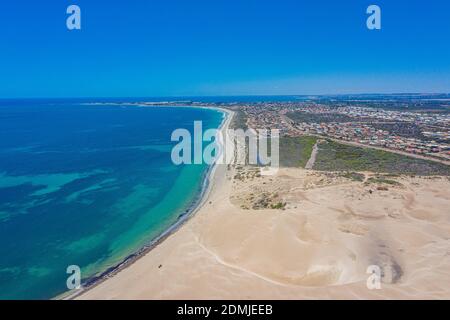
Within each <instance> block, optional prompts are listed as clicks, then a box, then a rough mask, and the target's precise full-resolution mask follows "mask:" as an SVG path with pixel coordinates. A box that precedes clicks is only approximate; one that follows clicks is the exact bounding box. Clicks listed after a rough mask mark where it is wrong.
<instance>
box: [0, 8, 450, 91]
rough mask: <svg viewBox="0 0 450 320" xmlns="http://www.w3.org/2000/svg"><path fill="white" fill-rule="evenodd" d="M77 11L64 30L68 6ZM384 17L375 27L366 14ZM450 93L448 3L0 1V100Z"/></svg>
mask: <svg viewBox="0 0 450 320" xmlns="http://www.w3.org/2000/svg"><path fill="white" fill-rule="evenodd" d="M70 4H77V5H79V6H80V7H81V10H82V30H80V31H68V30H67V28H66V23H65V21H66V18H67V14H66V8H67V6H68V5H70ZM370 4H378V5H379V6H380V7H381V9H382V30H380V31H369V30H368V29H367V28H366V17H367V15H366V13H365V11H366V8H367V6H368V5H370ZM361 92H368V93H371V92H450V1H448V0H433V1H429V0H428V1H425V0H371V1H365V0H339V1H338V0H335V1H331V0H327V1H325V0H308V1H306V0H292V1H287V0H270V1H268V0H146V1H144V0H127V1H117V0H71V1H66V0H58V1H55V0H41V1H31V0H23V1H16V0H14V1H12V0H11V1H2V5H1V7H0V98H7V97H94V96H104V97H111V96H123V97H126V96H141V97H142V96H183V95H193V96H196V95H253V94H256V95H258V94H321V93H323V94H326V93H333V94H334V93H361Z"/></svg>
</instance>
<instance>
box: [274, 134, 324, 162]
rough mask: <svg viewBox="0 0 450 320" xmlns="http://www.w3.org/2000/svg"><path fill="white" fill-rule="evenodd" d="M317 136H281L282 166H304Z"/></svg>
mask: <svg viewBox="0 0 450 320" xmlns="http://www.w3.org/2000/svg"><path fill="white" fill-rule="evenodd" d="M316 142H317V138H316V137H311V136H302V137H281V138H280V165H281V166H282V167H302V168H304V167H305V165H306V163H307V162H308V160H309V158H310V157H311V153H312V150H313V147H314V145H315V144H316Z"/></svg>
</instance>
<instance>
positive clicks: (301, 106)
mask: <svg viewBox="0 0 450 320" xmlns="http://www.w3.org/2000/svg"><path fill="white" fill-rule="evenodd" d="M234 109H237V107H234ZM239 109H240V110H242V112H244V113H245V116H246V118H247V126H248V127H251V128H255V129H258V128H275V127H276V128H278V129H280V132H281V134H282V135H286V136H291V137H296V136H302V135H317V136H322V137H327V138H332V139H337V140H339V141H345V142H352V143H357V144H361V145H366V146H369V147H380V148H385V149H390V150H397V151H401V152H406V153H410V154H415V155H421V156H426V157H431V158H435V159H442V160H444V161H447V160H450V113H447V112H428V111H427V112H411V111H399V110H384V109H382V108H371V107H361V106H356V107H355V106H329V105H325V104H319V103H311V102H309V103H267V104H259V105H246V106H241V107H240V108H239Z"/></svg>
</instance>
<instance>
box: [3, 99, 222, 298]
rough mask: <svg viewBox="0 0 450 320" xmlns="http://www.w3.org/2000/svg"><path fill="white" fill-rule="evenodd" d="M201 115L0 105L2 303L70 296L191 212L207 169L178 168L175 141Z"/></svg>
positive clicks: (211, 118) (212, 122)
mask: <svg viewBox="0 0 450 320" xmlns="http://www.w3.org/2000/svg"><path fill="white" fill-rule="evenodd" d="M194 120H201V121H203V126H204V128H217V127H218V126H220V123H221V122H222V120H223V114H222V113H220V112H217V111H214V110H205V109H197V108H170V107H167V108H166V107H158V108H142V107H135V106H129V107H122V106H120V107H119V106H87V105H77V104H73V103H64V102H61V101H58V102H57V103H55V102H43V101H39V102H31V101H28V102H27V101H21V102H11V101H9V102H2V103H0V124H1V125H0V243H1V246H0V288H1V290H0V299H47V298H51V297H54V296H56V295H58V294H60V293H63V292H64V291H66V289H67V288H66V280H67V277H68V276H69V275H67V274H66V268H67V267H68V266H69V265H78V266H80V268H81V272H82V277H83V279H88V278H90V277H92V276H94V275H98V274H99V273H101V272H103V271H104V270H106V269H107V268H109V267H111V266H114V265H116V264H117V263H119V262H120V261H122V260H123V259H124V258H126V257H127V256H128V255H130V254H131V253H133V252H135V251H137V250H139V249H140V248H141V247H142V246H144V245H145V244H148V243H149V242H150V241H151V240H152V239H154V238H155V237H157V236H158V235H160V234H161V233H162V232H163V231H164V230H165V229H167V228H168V227H169V226H170V225H172V224H173V223H174V222H176V220H177V218H178V217H179V216H180V215H181V214H183V213H184V212H185V211H186V209H187V208H188V207H189V206H190V205H192V202H193V201H194V199H195V198H196V196H198V192H199V191H200V189H201V186H202V183H203V182H202V178H203V177H204V175H205V172H206V170H207V167H206V166H205V165H186V166H175V165H173V164H172V161H171V158H170V152H171V149H172V146H173V145H174V144H175V143H174V142H171V141H170V136H171V133H172V131H173V130H174V129H176V128H186V129H189V130H190V131H191V132H192V130H193V122H194Z"/></svg>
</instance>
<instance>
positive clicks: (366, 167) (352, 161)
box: [314, 140, 450, 176]
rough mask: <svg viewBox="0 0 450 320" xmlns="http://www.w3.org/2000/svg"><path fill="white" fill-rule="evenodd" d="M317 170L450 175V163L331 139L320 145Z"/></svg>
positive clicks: (315, 166)
mask: <svg viewBox="0 0 450 320" xmlns="http://www.w3.org/2000/svg"><path fill="white" fill-rule="evenodd" d="M314 169H316V170H322V171H371V172H376V173H390V174H413V175H421V176H430V175H443V176H449V175H450V166H447V165H445V164H442V163H438V162H433V161H428V160H423V159H416V158H412V157H407V156H404V155H400V154H396V153H392V152H387V151H382V150H375V149H370V148H362V147H356V146H350V145H345V144H340V143H338V142H335V141H331V140H328V141H326V142H324V143H321V144H320V145H319V152H318V155H317V159H316V163H315V165H314Z"/></svg>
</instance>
